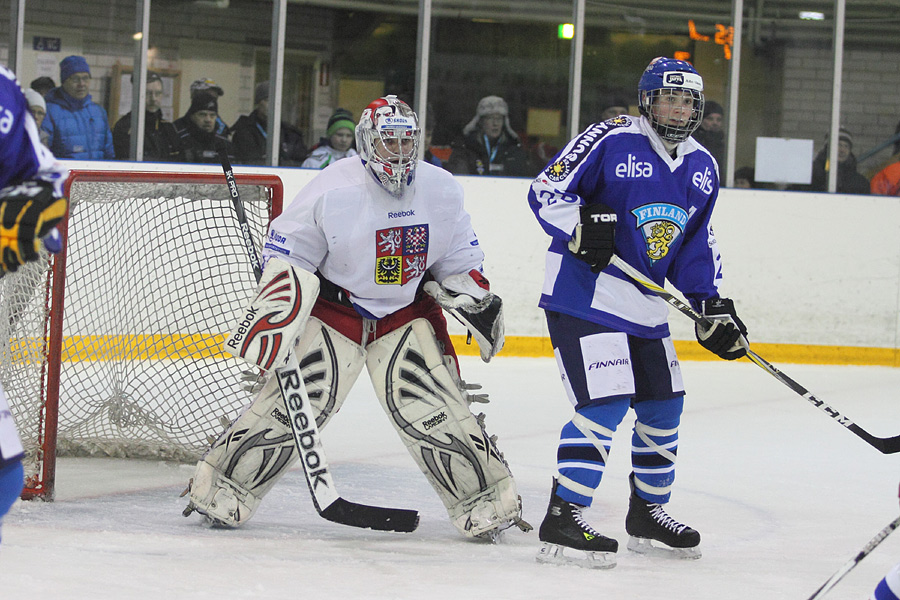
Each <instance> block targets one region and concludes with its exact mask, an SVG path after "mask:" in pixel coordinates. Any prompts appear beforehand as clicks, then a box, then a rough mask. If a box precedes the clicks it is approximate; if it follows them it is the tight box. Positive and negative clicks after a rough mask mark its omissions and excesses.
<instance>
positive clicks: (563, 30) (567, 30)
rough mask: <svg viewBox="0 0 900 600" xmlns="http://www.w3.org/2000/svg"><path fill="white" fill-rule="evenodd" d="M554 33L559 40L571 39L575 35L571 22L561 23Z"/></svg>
mask: <svg viewBox="0 0 900 600" xmlns="http://www.w3.org/2000/svg"><path fill="white" fill-rule="evenodd" d="M556 35H557V36H558V37H559V39H561V40H571V39H572V38H573V37H575V26H574V25H573V24H571V23H563V24H562V25H560V26H559V29H558V30H557V32H556Z"/></svg>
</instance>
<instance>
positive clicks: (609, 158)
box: [528, 58, 747, 568]
mask: <svg viewBox="0 0 900 600" xmlns="http://www.w3.org/2000/svg"><path fill="white" fill-rule="evenodd" d="M638 88H639V92H638V97H639V107H640V113H641V116H640V117H638V118H634V117H630V116H627V115H623V116H618V117H615V118H613V119H610V120H608V121H604V122H602V123H595V124H593V125H591V126H589V127H588V128H587V129H586V130H585V131H584V132H583V133H581V134H580V135H578V136H577V137H575V138H574V139H572V140H571V141H570V142H569V143H568V144H567V145H566V146H565V148H563V150H562V151H561V152H560V153H559V154H558V155H557V156H556V157H555V158H554V159H553V160H552V161H551V162H550V164H549V165H547V167H546V168H545V169H544V171H543V172H542V173H541V174H540V175H538V177H537V178H536V179H535V180H534V181H533V182H532V184H531V188H530V190H529V194H528V201H529V204H530V206H531V209H532V210H533V211H534V213H535V215H536V216H537V219H538V221H539V223H540V224H541V226H542V227H543V229H544V231H545V232H546V233H547V234H548V235H550V236H551V238H552V240H551V242H550V247H549V250H548V252H547V256H546V275H545V280H544V288H543V293H542V295H541V300H540V306H541V307H542V308H543V309H544V310H545V312H546V318H547V326H548V330H549V334H550V339H551V341H552V344H553V350H554V354H555V355H556V359H557V363H558V365H559V369H560V373H561V375H562V380H563V385H564V387H565V391H566V393H567V395H568V398H569V400H570V401H571V403H572V404H573V405H574V407H575V414H574V416H573V418H572V420H571V421H569V422H568V423H567V424H566V425H565V426H564V427H563V429H562V432H561V434H560V442H559V448H558V451H557V464H558V475H557V477H556V478H554V481H553V488H552V491H551V498H550V505H549V508H548V510H547V515H546V517H545V518H544V521H543V523H542V524H541V527H540V531H539V537H540V540H541V542H543V544H542V546H541V549H540V553H539V554H538V560H539V561H540V562H573V563H575V564H578V565H580V566H589V567H594V568H609V567H612V566H615V560H616V552H617V551H618V542H617V541H616V540H615V539H612V538H610V537H606V536H603V535H601V534H600V533H599V532H598V531H596V530H595V529H594V528H593V527H591V526H590V525H589V524H588V523H587V522H585V520H584V519H583V517H582V509H583V508H584V507H587V506H590V505H591V501H592V497H593V493H594V490H595V489H596V488H597V486H598V485H599V484H600V480H601V478H602V476H603V473H604V469H605V467H606V462H607V456H608V453H609V449H610V444H611V439H612V435H613V432H614V431H615V430H616V427H617V426H618V425H619V423H620V422H621V421H622V419H623V418H624V416H625V414H626V413H627V411H628V409H629V407H631V408H633V409H634V412H635V418H636V421H635V425H634V432H633V435H632V451H631V452H632V454H631V456H632V468H633V472H632V473H631V475H630V477H629V480H630V485H631V499H630V504H629V510H628V516H627V518H626V521H625V529H626V531H627V533H628V534H629V536H630V539H629V543H628V548H629V549H630V550H633V551H636V552H641V553H652V554H666V555H670V556H677V557H685V558H698V557H699V556H700V550H699V544H700V534H699V533H698V532H697V531H695V530H694V529H692V528H691V527H688V526H687V525H684V524H682V523H679V522H677V521H675V520H674V519H673V518H671V517H670V516H669V515H668V514H667V513H666V511H665V509H664V505H665V504H666V503H667V502H668V501H669V496H670V492H671V488H672V484H673V482H674V480H675V455H676V452H677V447H678V426H679V423H680V418H681V413H682V409H683V399H684V387H683V385H682V377H681V370H680V367H679V363H678V357H677V356H676V355H675V350H674V347H673V345H672V339H671V337H670V335H669V327H668V322H667V315H668V310H667V305H666V303H665V302H664V301H663V300H662V299H660V298H659V297H657V296H656V295H654V294H652V293H650V292H648V291H646V290H645V289H643V288H642V287H640V286H638V285H636V284H635V283H633V282H632V281H631V280H630V279H629V278H628V276H626V275H625V274H624V273H622V272H621V271H620V270H619V269H617V268H615V267H614V266H610V265H609V263H610V260H611V258H612V256H613V254H614V253H615V254H616V255H618V256H619V257H621V258H622V259H624V260H625V261H626V262H628V263H630V264H631V265H633V266H634V267H635V268H637V269H638V270H640V271H641V272H643V273H644V274H646V275H648V276H649V277H650V278H652V279H653V281H655V282H656V283H657V284H659V285H663V283H664V280H665V279H668V280H669V281H670V282H671V283H672V284H673V285H674V286H675V287H676V288H678V290H680V291H681V292H682V293H683V294H684V295H685V297H686V298H687V299H688V300H689V301H690V302H691V304H692V305H693V306H694V307H695V308H696V309H697V310H699V311H701V312H702V313H703V314H704V315H706V316H707V317H708V318H710V319H711V320H713V322H714V323H715V325H714V326H713V327H711V328H709V329H708V330H703V329H700V330H698V331H697V338H698V340H699V341H700V343H701V344H702V345H703V346H704V347H706V348H707V349H709V350H710V351H712V352H714V353H715V354H717V355H719V356H720V357H722V358H725V359H728V360H733V359H736V358H740V357H741V356H743V355H744V354H745V353H746V348H747V340H746V337H745V335H746V329H745V328H744V326H743V324H742V323H741V321H740V319H738V317H737V315H736V313H735V309H734V304H733V303H732V301H731V300H728V299H726V298H723V297H720V295H719V283H720V278H721V268H720V267H721V265H720V256H719V252H718V249H717V247H716V240H715V238H714V237H713V232H712V229H711V227H710V216H711V214H712V211H713V206H714V204H715V200H716V196H717V194H718V191H719V179H718V173H717V166H716V162H715V160H714V159H713V158H712V156H711V155H710V154H709V152H707V151H706V150H705V149H704V148H703V147H702V146H701V145H700V144H698V143H697V142H695V141H694V140H693V139H692V138H691V137H690V136H691V133H693V132H694V131H695V130H696V129H697V127H698V126H699V123H700V119H701V115H702V114H703V103H704V99H703V79H702V78H701V77H700V75H699V74H698V73H697V71H696V70H695V69H694V67H692V66H691V65H690V64H689V63H687V62H684V61H680V60H674V59H670V58H656V59H654V60H653V61H652V62H651V63H650V65H649V66H648V67H647V68H646V70H645V71H644V73H643V75H642V76H641V79H640V82H639V84H638ZM568 549H575V550H578V551H580V552H578V553H573V552H569V553H568V554H566V552H567V551H568Z"/></svg>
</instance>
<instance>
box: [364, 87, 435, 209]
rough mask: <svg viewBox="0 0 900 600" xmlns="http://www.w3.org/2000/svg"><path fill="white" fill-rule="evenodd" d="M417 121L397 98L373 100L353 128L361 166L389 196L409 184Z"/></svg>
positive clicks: (414, 158) (416, 150)
mask: <svg viewBox="0 0 900 600" xmlns="http://www.w3.org/2000/svg"><path fill="white" fill-rule="evenodd" d="M420 131H421V130H420V129H419V119H418V117H416V113H414V112H413V110H412V109H411V108H410V107H409V105H408V104H406V103H405V102H403V101H402V100H399V99H398V98H397V96H385V97H383V98H379V99H378V100H375V101H373V102H372V103H371V104H369V105H368V106H367V107H366V108H365V109H364V110H363V112H362V116H361V117H360V119H359V124H358V125H357V126H356V146H357V150H358V151H359V156H360V158H361V159H362V162H363V165H365V167H366V168H367V169H368V170H369V172H370V173H372V175H373V176H374V177H375V180H376V181H377V182H378V183H379V184H380V185H381V187H383V188H384V189H385V190H387V191H388V192H389V193H390V194H391V195H393V196H396V197H398V198H399V197H400V196H402V195H403V192H404V191H405V190H406V187H407V186H409V185H411V184H412V182H413V178H414V177H415V173H416V163H417V161H418V157H419V137H420Z"/></svg>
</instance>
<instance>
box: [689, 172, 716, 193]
mask: <svg viewBox="0 0 900 600" xmlns="http://www.w3.org/2000/svg"><path fill="white" fill-rule="evenodd" d="M691 182H692V183H693V184H694V185H695V186H696V187H697V189H699V190H700V191H701V192H703V193H704V194H712V191H713V184H712V173H710V172H709V169H703V172H702V173H700V172H699V171H698V172H697V173H694V176H693V177H691Z"/></svg>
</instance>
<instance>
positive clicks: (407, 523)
mask: <svg viewBox="0 0 900 600" xmlns="http://www.w3.org/2000/svg"><path fill="white" fill-rule="evenodd" d="M218 151H219V159H220V160H221V161H222V169H223V170H224V171H225V179H226V180H228V188H229V190H230V192H231V200H232V203H233V204H234V211H235V213H236V214H237V219H238V222H239V223H240V225H241V234H242V235H243V237H244V246H245V247H246V248H247V255H248V256H249V257H250V263H251V264H252V265H253V272H254V274H255V275H256V280H257V281H259V280H260V278H261V277H262V269H261V267H260V261H259V255H258V254H257V253H256V245H255V244H254V242H253V238H252V237H251V236H250V226H249V224H248V223H247V215H246V214H245V213H244V207H243V205H242V204H241V197H240V193H239V192H238V188H237V183H236V182H235V179H234V173H233V172H232V169H231V164H230V163H229V161H228V156H227V154H226V153H225V149H224V148H223V147H221V146H220V147H219V148H218ZM288 356H289V358H288V362H287V364H286V365H285V366H283V367H279V368H276V369H275V376H276V377H277V378H278V387H279V388H280V389H281V397H282V399H283V400H284V406H285V409H286V410H287V412H288V416H289V420H290V423H291V431H292V432H293V434H294V443H295V444H296V446H297V451H298V452H299V454H300V462H301V463H302V464H303V474H304V475H305V476H306V485H307V487H309V492H310V494H311V495H312V500H313V505H314V506H315V507H316V511H317V512H318V513H319V515H321V516H322V517H323V518H325V519H327V520H329V521H332V522H334V523H340V524H341V525H350V526H351V527H361V528H363V529H377V530H379V531H398V532H410V531H414V530H415V529H416V527H418V525H419V513H418V512H416V511H414V510H408V509H405V508H384V507H380V506H368V505H366V504H357V503H355V502H350V501H348V500H344V499H343V498H341V497H340V496H339V495H338V493H337V490H336V489H335V487H334V479H333V478H332V476H331V469H330V468H329V466H328V459H327V458H326V457H325V449H324V448H323V447H322V440H321V436H320V434H319V427H318V426H317V425H316V417H315V414H314V413H313V408H312V404H310V401H309V396H308V395H307V393H306V384H305V383H304V380H303V374H302V372H301V371H300V365H299V364H298V362H297V357H296V356H295V355H294V353H293V352H290V353H289V354H288Z"/></svg>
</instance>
